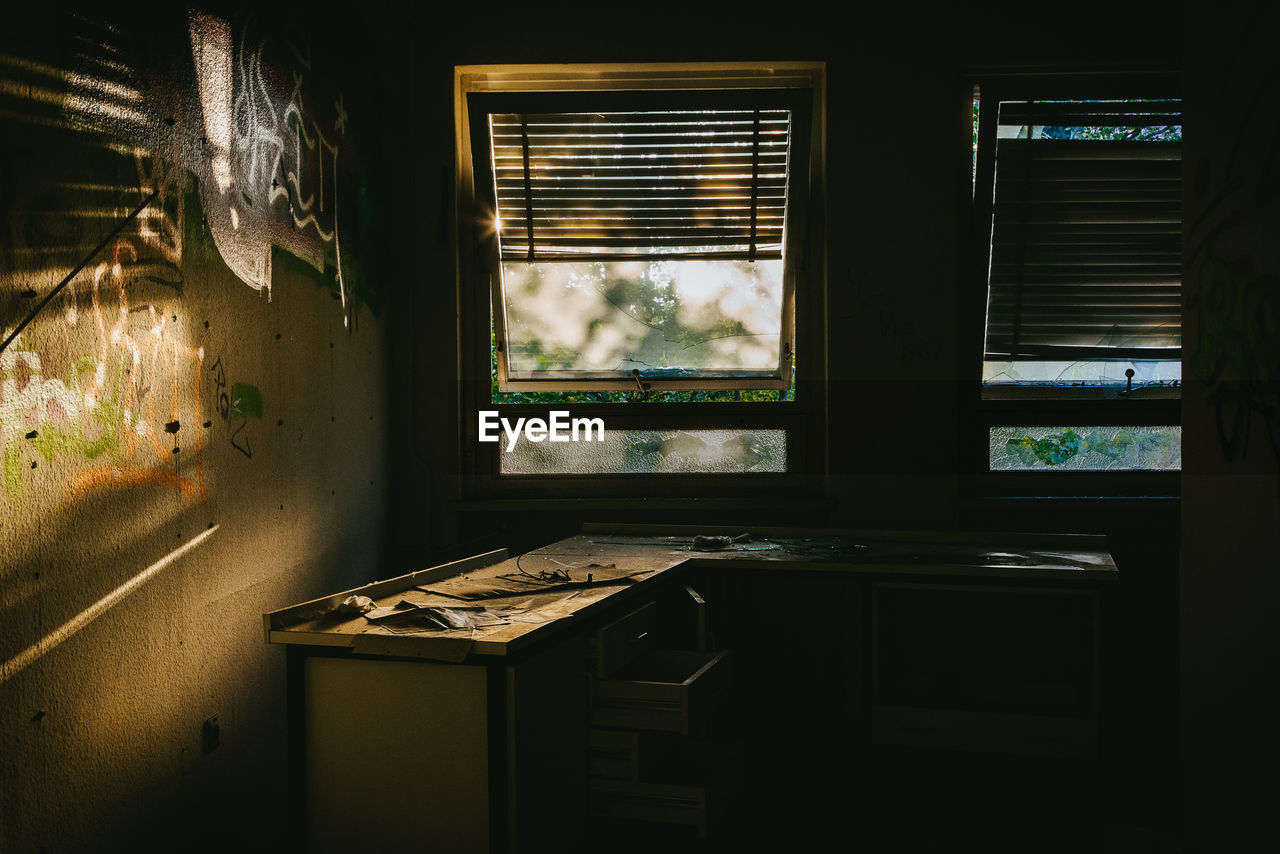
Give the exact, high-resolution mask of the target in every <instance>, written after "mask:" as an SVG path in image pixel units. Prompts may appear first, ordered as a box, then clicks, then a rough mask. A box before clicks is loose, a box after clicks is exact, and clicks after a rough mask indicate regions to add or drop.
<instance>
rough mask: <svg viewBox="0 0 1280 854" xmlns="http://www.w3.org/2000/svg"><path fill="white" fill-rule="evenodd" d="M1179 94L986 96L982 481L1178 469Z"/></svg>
mask: <svg viewBox="0 0 1280 854" xmlns="http://www.w3.org/2000/svg"><path fill="white" fill-rule="evenodd" d="M1173 92H1174V90H1173V89H1172V86H1171V85H1170V82H1169V81H1165V80H1160V79H1152V78H1145V79H1138V78H1136V77H1135V78H1125V77H1124V76H1118V77H1115V78H1110V79H1106V80H1103V79H1101V78H1094V79H1074V80H1072V79H1066V78H1060V79H1059V78H1043V79H1038V80H1035V81H1034V82H1031V83H1027V82H1024V81H1010V80H997V81H990V82H989V83H988V82H984V83H983V84H982V85H981V88H980V94H981V102H980V103H978V102H977V101H975V110H976V111H977V113H978V119H977V134H978V139H977V152H978V153H977V164H976V177H975V198H974V209H975V212H976V221H977V223H978V226H979V229H978V231H979V242H980V247H981V249H980V253H979V255H980V262H981V263H980V269H981V271H982V280H983V282H984V284H985V286H986V287H985V289H984V290H985V306H984V308H985V311H984V326H983V332H984V335H983V343H982V362H981V364H982V372H981V379H980V388H981V404H980V405H979V409H980V412H981V417H980V418H979V419H978V420H979V421H980V422H981V425H982V428H983V429H982V432H983V434H984V435H983V436H981V438H979V437H976V436H975V440H976V442H977V444H978V445H979V446H980V453H981V455H982V456H983V457H984V458H985V462H986V465H985V466H984V468H985V470H987V471H990V472H1002V473H1005V472H1023V471H1046V472H1047V471H1055V472H1066V471H1080V472H1117V471H1137V472H1142V471H1146V472H1153V471H1155V472H1159V471H1176V470H1178V469H1179V468H1180V463H1181V433H1180V429H1179V428H1178V427H1177V426H1176V425H1177V423H1178V411H1177V406H1178V404H1177V400H1178V396H1179V394H1180V385H1181V352H1180V347H1181V337H1182V332H1181V312H1182V300H1181V273H1182V258H1181V231H1182V224H1181V159H1180V144H1181V142H1180V141H1181V136H1182V126H1181V125H1182V115H1181V114H1182V110H1181V101H1180V100H1179V99H1178V97H1177V96H1176V94H1173ZM1065 425H1070V426H1065ZM1081 425H1083V426H1081Z"/></svg>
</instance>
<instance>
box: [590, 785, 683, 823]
mask: <svg viewBox="0 0 1280 854" xmlns="http://www.w3.org/2000/svg"><path fill="white" fill-rule="evenodd" d="M590 795H591V797H590V802H591V814H592V815H593V816H600V817H606V818H619V819H630V820H633V821H653V822H659V823H662V824H684V825H691V826H693V827H696V828H697V829H698V835H699V836H706V835H707V790H706V789H705V788H703V787H702V786H677V785H674V784H671V783H615V782H606V781H602V780H592V781H591V792H590Z"/></svg>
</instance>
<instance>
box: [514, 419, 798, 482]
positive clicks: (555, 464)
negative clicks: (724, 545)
mask: <svg viewBox="0 0 1280 854" xmlns="http://www.w3.org/2000/svg"><path fill="white" fill-rule="evenodd" d="M503 447H505V446H503ZM498 460H499V463H500V466H501V470H502V473H503V474H683V473H721V474H734V473H742V472H752V473H756V472H785V471H786V470H787V433H786V431H785V430H750V431H747V430H606V431H605V434H604V440H603V441H599V442H573V443H568V442H558V443H554V444H553V443H551V442H541V443H534V442H518V443H516V445H515V447H514V449H513V450H512V451H511V453H506V452H505V451H500V452H499V453H498Z"/></svg>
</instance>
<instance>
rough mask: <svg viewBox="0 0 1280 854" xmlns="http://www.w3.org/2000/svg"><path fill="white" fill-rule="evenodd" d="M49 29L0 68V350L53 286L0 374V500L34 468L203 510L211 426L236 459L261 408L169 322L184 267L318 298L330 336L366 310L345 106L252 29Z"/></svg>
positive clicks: (88, 23)
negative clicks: (326, 299)
mask: <svg viewBox="0 0 1280 854" xmlns="http://www.w3.org/2000/svg"><path fill="white" fill-rule="evenodd" d="M55 23H56V24H57V26H56V27H55V28H54V31H55V32H58V33H59V34H61V36H62V37H61V38H59V39H58V41H57V42H56V43H55V44H50V45H46V46H43V47H39V46H37V47H33V48H29V49H28V50H27V52H26V54H13V53H10V54H3V55H0V79H3V80H4V81H5V82H6V83H7V84H8V85H6V86H4V87H3V88H0V116H3V120H4V122H5V123H6V124H8V125H10V126H11V127H12V128H13V130H14V132H13V133H11V134H7V135H6V137H7V139H8V140H9V142H8V144H6V145H4V146H2V147H0V209H2V210H3V211H4V212H5V231H6V232H7V233H6V234H5V237H6V239H5V240H4V241H3V246H4V248H3V249H0V253H2V254H3V256H4V257H3V272H0V330H3V332H4V336H5V337H6V338H7V337H9V336H10V335H11V334H12V333H13V332H14V330H15V329H16V328H18V327H19V325H20V324H23V323H24V322H25V321H27V320H28V319H29V318H31V316H32V312H33V310H34V309H35V308H36V307H37V306H38V305H39V304H40V302H41V300H42V298H44V297H45V296H47V295H48V294H49V293H50V292H51V291H53V290H55V289H58V288H59V285H61V286H62V287H61V289H60V290H58V292H57V294H56V296H55V297H54V298H53V299H52V300H51V301H50V302H49V304H48V305H47V306H45V308H44V309H43V311H42V312H40V314H39V316H38V317H35V318H34V320H33V322H32V324H31V326H29V327H27V328H25V329H23V331H22V332H21V333H20V334H19V335H18V336H17V337H16V338H14V339H13V340H12V341H11V342H10V343H9V345H8V346H7V348H6V349H5V351H4V352H3V354H0V452H2V453H0V460H2V465H3V489H2V490H0V499H2V500H4V501H5V502H8V503H10V504H14V505H16V504H17V503H19V502H23V501H26V500H29V496H30V494H31V493H32V492H34V491H41V490H46V491H47V490H48V489H50V488H51V487H52V485H51V484H50V483H49V482H48V481H49V478H48V477H47V476H46V475H45V474H44V473H43V472H39V471H37V469H39V467H40V465H41V464H42V463H43V464H46V465H49V464H53V463H55V461H57V462H58V463H59V464H60V466H59V471H60V472H63V473H64V479H65V480H66V483H65V484H64V487H65V490H64V491H65V492H66V493H67V494H68V495H69V496H70V497H71V498H72V499H73V500H74V499H78V498H80V497H83V496H84V495H85V494H86V493H87V492H89V491H91V490H94V489H98V488H103V487H112V486H122V485H123V486H133V485H140V484H146V485H150V486H154V487H157V488H159V489H161V490H173V491H174V492H176V493H177V494H179V495H181V496H182V497H183V498H184V499H187V500H191V501H195V500H198V501H201V502H206V503H207V499H208V484H207V483H206V477H205V470H204V458H203V450H204V444H205V442H206V438H205V436H206V431H208V430H209V429H210V427H211V422H213V421H214V420H220V421H221V422H223V423H224V424H225V425H226V426H227V427H228V429H229V430H230V431H231V432H232V436H233V438H232V440H231V441H232V443H233V445H234V446H235V447H236V448H237V449H238V450H239V451H240V452H241V453H243V454H245V455H246V456H252V442H251V438H250V436H251V432H252V431H251V430H250V429H249V428H250V424H249V421H250V419H257V420H260V419H261V418H262V417H263V413H264V407H265V406H266V402H264V400H263V397H262V394H261V392H260V391H259V389H258V385H257V384H256V383H255V382H254V381H253V378H252V377H242V376H238V375H236V374H235V373H234V366H233V365H232V364H231V360H227V361H225V362H224V360H223V359H222V357H221V354H217V353H206V350H205V339H206V338H207V337H208V336H206V335H204V334H202V333H203V330H202V329H201V327H200V325H199V324H198V323H196V322H194V321H195V318H193V317H192V316H191V315H190V313H189V312H184V311H182V308H183V300H184V296H187V293H186V291H187V287H188V283H187V277H186V275H185V274H186V272H187V271H188V270H189V267H190V265H189V264H187V263H184V261H185V260H189V259H184V255H187V256H190V255H191V254H192V253H193V252H194V253H195V254H196V255H197V256H200V257H211V256H214V257H216V258H218V259H220V261H221V262H222V263H223V264H225V267H226V268H227V269H229V270H230V271H231V272H233V273H234V274H235V276H236V277H237V278H238V279H240V280H241V281H242V282H243V283H245V284H246V285H247V286H249V287H251V288H254V289H255V290H258V291H260V292H261V293H262V294H263V295H264V296H265V297H266V298H267V299H270V288H271V281H272V275H271V273H272V266H273V264H272V261H273V256H274V257H276V258H280V259H282V260H283V261H284V262H285V263H287V264H288V265H289V266H290V268H291V269H295V270H306V271H309V274H310V277H311V278H312V280H313V281H314V282H315V283H316V284H317V285H318V286H320V287H324V288H327V289H329V290H331V292H332V293H333V295H334V297H335V301H336V302H337V303H338V304H339V305H338V308H339V310H340V311H341V312H342V315H343V322H344V324H346V325H347V326H348V327H350V326H351V325H352V324H353V323H354V321H355V318H356V317H357V316H358V313H359V311H360V310H361V308H368V309H370V310H372V311H373V312H374V313H375V314H376V313H377V311H378V310H379V309H380V306H381V294H380V292H379V291H378V290H377V289H376V287H375V286H374V283H376V282H378V280H379V279H378V277H377V276H376V275H373V274H371V272H370V271H369V270H367V269H365V268H367V266H368V264H364V265H362V264H360V263H357V262H356V259H357V258H359V256H360V255H361V253H360V247H359V245H358V241H357V237H358V236H359V234H360V229H359V226H360V225H361V224H364V223H367V222H368V221H369V220H370V211H369V202H368V199H367V197H366V195H365V194H363V193H361V192H356V191H355V190H354V189H353V188H354V187H355V186H356V182H355V181H354V166H353V164H354V154H353V149H354V144H353V141H352V137H353V136H355V134H354V133H353V132H352V129H351V128H350V127H349V125H350V124H351V122H352V119H351V116H350V115H349V113H348V109H347V107H346V103H345V96H344V95H343V94H342V93H341V92H340V91H339V90H336V89H334V90H332V91H337V92H338V94H337V95H336V97H332V98H330V97H328V96H327V95H326V96H322V97H321V96H317V97H315V98H309V97H307V93H308V92H309V91H310V90H311V89H312V88H315V89H316V90H317V91H319V90H321V89H322V88H324V87H322V86H320V85H313V82H312V56H311V53H310V49H309V48H308V47H307V46H306V42H305V41H304V40H302V39H301V38H300V37H297V36H290V35H285V36H282V37H280V38H267V37H266V36H265V35H263V33H262V32H261V31H260V28H258V27H257V26H256V25H255V24H254V23H253V22H244V23H240V24H236V25H233V24H232V23H231V22H229V21H227V20H224V19H221V18H218V17H215V16H212V15H209V14H206V13H203V12H199V11H193V12H190V13H189V14H188V15H187V16H186V17H185V19H184V18H182V17H181V16H175V17H174V18H173V19H172V20H169V21H164V22H162V23H161V24H156V23H155V22H152V23H151V24H149V26H148V27H147V28H145V29H142V30H128V31H126V30H123V29H121V28H120V27H118V26H115V25H113V24H112V23H110V22H107V21H102V20H94V19H89V18H85V17H81V16H70V15H69V16H67V17H65V18H60V19H59V20H58V21H56V22H55ZM126 32H128V33H129V34H128V35H126ZM38 44H39V43H38V42H37V45H38ZM325 82H331V81H325ZM324 91H331V90H330V89H329V88H324ZM193 93H194V94H195V97H192V94H193ZM153 194H155V198H154V201H153V202H151V203H150V204H143V205H142V207H141V210H140V211H139V212H138V213H137V215H136V216H135V217H134V218H133V219H132V221H129V222H128V223H127V224H126V225H125V226H124V227H123V229H122V230H121V231H120V233H119V235H118V236H116V237H114V238H112V239H110V240H108V241H107V243H106V245H105V246H103V247H102V249H101V251H98V252H97V253H94V251H93V250H94V247H95V246H97V245H98V244H99V243H100V242H101V241H102V239H103V237H104V235H107V234H109V233H110V232H112V231H113V230H114V229H116V228H117V227H118V226H119V225H120V224H121V223H122V222H124V221H125V220H126V219H127V217H128V216H129V213H130V211H132V210H134V209H135V208H137V207H138V205H139V203H140V202H143V201H144V200H145V199H147V198H149V197H151V196H152V195H153ZM366 230H369V229H366ZM366 242H368V241H366ZM364 254H365V255H372V254H373V253H371V252H366V253H364ZM80 265H83V267H82V269H79V271H78V272H76V270H77V268H78V267H80ZM215 296H216V295H215ZM204 327H205V328H206V329H207V327H208V321H207V320H206V321H205V322H204ZM241 369H243V368H241ZM69 464H70V465H69Z"/></svg>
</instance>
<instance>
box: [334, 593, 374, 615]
mask: <svg viewBox="0 0 1280 854" xmlns="http://www.w3.org/2000/svg"><path fill="white" fill-rule="evenodd" d="M375 607H377V606H376V605H374V604H373V600H372V599H370V598H369V597H368V596H348V597H347V598H346V599H343V600H342V602H341V603H340V604H339V605H338V607H336V608H334V609H333V612H334V613H335V614H337V615H338V616H341V617H354V616H356V615H357V614H364V613H367V612H369V611H372V610H373V609H374V608H375Z"/></svg>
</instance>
